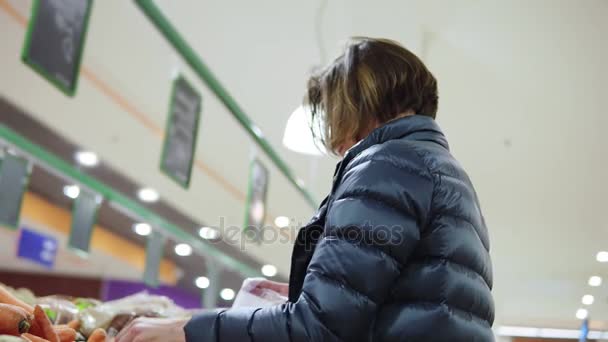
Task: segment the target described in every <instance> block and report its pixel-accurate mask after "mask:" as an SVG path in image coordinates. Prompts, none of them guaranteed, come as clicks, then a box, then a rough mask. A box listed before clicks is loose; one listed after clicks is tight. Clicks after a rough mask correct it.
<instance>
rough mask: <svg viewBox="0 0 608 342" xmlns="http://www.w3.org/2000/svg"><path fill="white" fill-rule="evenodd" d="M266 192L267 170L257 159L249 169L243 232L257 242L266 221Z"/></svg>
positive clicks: (260, 237)
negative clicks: (247, 233)
mask: <svg viewBox="0 0 608 342" xmlns="http://www.w3.org/2000/svg"><path fill="white" fill-rule="evenodd" d="M267 192H268V169H267V168H266V167H265V166H264V165H263V164H262V163H261V162H260V161H259V160H257V159H254V160H253V161H252V162H251V167H250V169H249V189H248V191H247V201H246V203H245V230H246V231H248V232H249V234H252V235H247V236H248V237H252V238H253V239H254V241H257V242H259V241H260V240H261V239H262V233H263V228H264V221H265V220H266V194H267Z"/></svg>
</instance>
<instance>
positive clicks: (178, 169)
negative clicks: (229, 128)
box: [160, 77, 202, 188]
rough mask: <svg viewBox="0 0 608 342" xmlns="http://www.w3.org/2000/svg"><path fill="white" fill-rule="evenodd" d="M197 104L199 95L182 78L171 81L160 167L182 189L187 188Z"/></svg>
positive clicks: (193, 150) (190, 169)
mask: <svg viewBox="0 0 608 342" xmlns="http://www.w3.org/2000/svg"><path fill="white" fill-rule="evenodd" d="M201 102H202V97H201V95H200V94H199V93H198V92H197V91H196V89H194V87H192V85H190V84H189V83H188V81H186V79H184V78H183V77H179V78H177V79H176V80H175V81H174V82H173V91H172V94H171V101H170V106H169V115H168V118H167V127H166V132H165V142H164V145H163V154H162V157H161V163H160V168H161V170H162V171H163V172H164V173H165V174H166V175H168V176H169V177H171V178H172V179H173V180H175V181H176V182H177V183H179V184H180V185H181V186H183V187H184V188H188V186H189V185H190V176H191V174H192V162H193V161H194V152H195V149H196V138H197V135H198V122H199V118H200V113H201Z"/></svg>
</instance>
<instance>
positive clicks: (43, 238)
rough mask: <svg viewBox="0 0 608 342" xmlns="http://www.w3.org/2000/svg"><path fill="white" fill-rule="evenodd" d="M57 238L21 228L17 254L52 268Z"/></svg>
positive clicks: (55, 254) (57, 245) (55, 255)
mask: <svg viewBox="0 0 608 342" xmlns="http://www.w3.org/2000/svg"><path fill="white" fill-rule="evenodd" d="M58 247H59V243H58V242H57V239H55V238H54V237H52V236H48V235H45V234H42V233H39V232H37V231H35V230H31V229H28V228H21V234H20V235H19V245H18V248H17V256H18V257H20V258H23V259H27V260H30V261H33V262H35V263H37V264H39V265H42V266H44V267H46V268H53V266H54V265H55V258H56V257H57V248H58Z"/></svg>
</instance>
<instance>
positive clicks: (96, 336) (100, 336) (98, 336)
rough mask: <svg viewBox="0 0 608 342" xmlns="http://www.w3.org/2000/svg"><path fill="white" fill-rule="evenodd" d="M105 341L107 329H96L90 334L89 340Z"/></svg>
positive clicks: (90, 341) (91, 341) (95, 341)
mask: <svg viewBox="0 0 608 342" xmlns="http://www.w3.org/2000/svg"><path fill="white" fill-rule="evenodd" d="M105 341H106V331H105V330H103V329H101V328H97V329H95V331H93V333H92V334H91V336H89V339H88V340H87V342H105Z"/></svg>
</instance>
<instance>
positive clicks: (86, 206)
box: [68, 189, 101, 256]
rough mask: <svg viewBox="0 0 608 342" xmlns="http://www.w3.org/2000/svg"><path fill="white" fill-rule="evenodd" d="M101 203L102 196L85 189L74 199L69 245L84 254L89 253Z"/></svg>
mask: <svg viewBox="0 0 608 342" xmlns="http://www.w3.org/2000/svg"><path fill="white" fill-rule="evenodd" d="M100 204H101V196H99V195H97V194H95V193H92V192H89V191H87V190H83V189H81V190H80V193H79V194H78V197H77V198H76V199H75V200H74V206H73V208H72V229H71V231H70V240H69V242H68V246H69V247H70V248H71V249H72V250H74V251H75V252H76V253H78V254H80V255H82V256H86V255H88V253H89V250H90V245H91V236H92V234H93V227H94V226H95V222H96V221H97V209H99V205H100Z"/></svg>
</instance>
